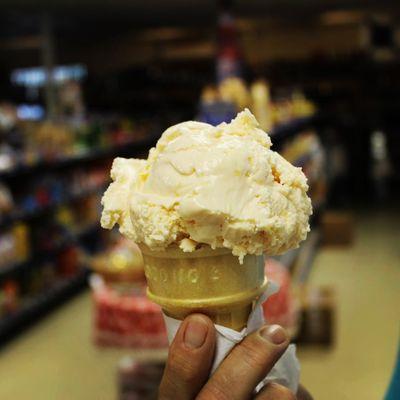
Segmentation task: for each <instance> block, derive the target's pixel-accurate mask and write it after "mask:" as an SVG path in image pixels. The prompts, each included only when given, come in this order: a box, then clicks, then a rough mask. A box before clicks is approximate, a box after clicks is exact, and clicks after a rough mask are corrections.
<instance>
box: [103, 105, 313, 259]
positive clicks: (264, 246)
mask: <svg viewBox="0 0 400 400" xmlns="http://www.w3.org/2000/svg"><path fill="white" fill-rule="evenodd" d="M270 147H271V140H270V138H269V136H268V135H267V134H266V133H265V132H264V131H262V130H261V129H259V125H258V122H257V120H256V119H255V118H254V116H253V115H252V114H251V113H250V112H249V111H248V110H245V111H243V112H241V113H239V114H238V115H237V117H236V118H235V119H234V120H232V122H231V123H229V124H227V123H222V124H220V125H218V126H216V127H214V126H211V125H208V124H205V123H200V122H192V121H189V122H183V123H181V124H178V125H175V126H172V127H170V128H168V129H167V130H166V131H165V132H164V133H163V135H162V136H161V138H160V140H159V141H158V143H157V145H156V147H155V148H152V149H151V150H150V154H149V157H148V159H147V160H134V159H123V158H117V159H115V160H114V164H113V167H112V170H111V177H112V179H113V180H114V182H113V183H111V185H110V187H109V188H108V189H107V191H106V193H105V194H104V196H103V199H102V204H103V206H104V209H103V213H102V218H101V225H102V226H103V227H104V228H108V229H111V228H112V227H113V226H114V224H115V223H118V224H119V226H120V231H121V233H122V234H124V235H126V236H127V237H129V238H130V239H132V240H134V241H135V242H137V243H143V244H145V245H146V246H148V247H149V248H150V249H151V250H155V251H159V250H163V249H165V248H167V247H168V246H171V245H178V246H180V248H181V249H182V250H183V251H186V252H190V251H193V250H195V249H196V248H197V247H198V246H199V245H201V244H207V245H209V246H211V247H212V248H221V247H224V248H228V249H231V250H232V253H233V254H234V255H237V256H239V257H240V258H242V257H243V256H244V255H245V254H261V253H263V252H266V253H267V254H269V255H275V254H280V253H283V252H285V251H287V250H288V249H290V248H293V247H296V246H298V244H299V242H300V241H301V240H303V239H304V238H305V237H306V235H307V232H308V231H309V225H308V218H309V216H310V214H311V212H312V209H311V201H310V199H309V198H308V196H307V194H306V192H307V189H308V186H307V181H306V177H305V176H304V174H303V172H302V171H301V169H300V168H296V167H294V166H292V165H291V164H290V163H289V162H287V161H286V160H285V159H284V158H282V157H281V156H280V155H279V154H278V153H276V152H274V151H272V150H271V149H270Z"/></svg>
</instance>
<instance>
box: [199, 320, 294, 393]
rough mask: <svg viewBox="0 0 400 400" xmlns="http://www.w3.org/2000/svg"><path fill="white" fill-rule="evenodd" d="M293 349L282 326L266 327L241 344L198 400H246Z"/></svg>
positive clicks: (221, 366) (211, 379) (212, 378)
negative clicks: (289, 346) (288, 349)
mask: <svg viewBox="0 0 400 400" xmlns="http://www.w3.org/2000/svg"><path fill="white" fill-rule="evenodd" d="M288 345H289V337H288V335H287V334H286V331H285V330H284V329H283V328H282V327H280V326H279V325H270V326H264V327H262V328H261V329H259V330H258V331H256V332H254V333H253V334H251V335H249V336H247V337H246V338H245V339H244V340H243V341H242V342H241V343H240V344H238V345H237V346H236V347H235V348H234V349H233V350H232V351H231V352H230V354H229V355H228V356H227V357H226V359H225V360H224V361H223V362H222V364H221V365H220V366H219V367H218V369H217V370H216V372H215V373H214V375H212V376H211V378H210V380H209V381H208V382H207V384H206V385H205V386H204V388H203V389H202V391H201V392H200V394H199V396H198V397H197V398H196V399H198V400H217V399H218V400H225V399H226V400H227V399H231V400H243V399H248V398H250V397H251V396H252V394H253V391H254V389H255V387H256V386H257V384H258V383H259V382H260V381H261V380H262V379H263V378H264V377H265V376H266V375H267V373H268V372H269V371H270V370H271V369H272V367H273V366H274V365H275V363H276V362H277V361H278V359H279V358H280V357H281V355H282V354H283V353H284V351H285V350H286V348H287V347H288Z"/></svg>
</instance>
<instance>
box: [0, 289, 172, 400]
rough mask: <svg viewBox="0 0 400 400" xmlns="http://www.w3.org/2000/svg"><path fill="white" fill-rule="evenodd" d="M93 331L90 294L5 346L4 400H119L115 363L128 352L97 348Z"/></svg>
mask: <svg viewBox="0 0 400 400" xmlns="http://www.w3.org/2000/svg"><path fill="white" fill-rule="evenodd" d="M90 332H91V299H90V294H89V292H86V293H83V294H82V295H80V296H79V297H77V298H75V299H74V300H72V301H71V302H69V303H68V304H67V305H66V306H65V307H63V308H61V309H59V310H57V311H56V312H54V313H53V314H51V315H50V316H49V317H48V318H46V319H44V320H43V321H42V322H41V323H39V324H38V325H36V326H34V327H33V328H32V329H30V330H29V331H27V332H26V333H24V334H23V335H21V336H20V337H19V338H18V339H17V340H15V341H12V342H10V343H9V344H8V345H7V346H6V347H5V348H3V349H1V350H0V376H2V379H1V381H0V399H15V400H22V399H32V400H71V399H73V400H89V399H96V400H113V399H116V397H117V396H116V366H117V363H118V361H119V360H120V359H121V358H122V357H123V356H124V355H126V354H129V353H127V352H122V351H119V350H98V349H97V348H96V347H95V346H93V345H92V343H91V340H90ZM162 353H163V352H157V353H152V354H151V355H150V356H152V357H155V358H159V357H162V356H163V354H162ZM137 356H138V357H143V356H149V354H148V353H146V352H141V353H139V354H137ZM164 356H165V354H164Z"/></svg>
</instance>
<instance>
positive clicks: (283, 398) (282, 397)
mask: <svg viewBox="0 0 400 400" xmlns="http://www.w3.org/2000/svg"><path fill="white" fill-rule="evenodd" d="M269 385H270V392H272V393H273V396H274V397H273V398H274V399H275V398H276V399H277V400H296V396H295V395H294V393H293V392H292V391H291V390H290V389H288V388H287V387H285V386H282V385H279V384H277V383H270V384H269Z"/></svg>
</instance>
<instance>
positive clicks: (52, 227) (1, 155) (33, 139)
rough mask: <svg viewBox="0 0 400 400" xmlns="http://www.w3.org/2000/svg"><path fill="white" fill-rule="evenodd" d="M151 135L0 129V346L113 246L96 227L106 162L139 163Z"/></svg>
mask: <svg viewBox="0 0 400 400" xmlns="http://www.w3.org/2000/svg"><path fill="white" fill-rule="evenodd" d="M154 132H159V129H155V126H154V124H153V125H152V124H151V123H146V124H145V123H141V124H140V125H139V124H136V125H133V124H132V123H131V122H129V121H128V122H127V121H120V122H118V123H116V121H115V120H112V121H105V120H102V121H101V122H100V123H93V122H91V123H90V124H87V123H86V124H83V125H81V126H79V127H76V126H72V125H70V126H67V125H59V124H52V123H48V122H41V123H35V124H33V125H24V124H20V125H17V126H15V127H14V129H12V130H8V131H1V129H0V133H1V135H0V228H1V231H0V340H3V339H6V338H9V337H12V336H13V335H14V334H16V333H18V332H19V331H21V330H22V329H24V327H26V326H28V325H29V324H30V323H33V322H34V321H35V320H37V319H39V318H40V317H41V316H42V315H44V314H45V313H46V312H47V311H49V310H51V309H52V308H54V307H55V306H56V305H57V304H59V303H61V302H62V301H63V300H66V299H67V298H69V297H70V296H72V295H73V294H74V293H76V292H77V291H78V290H79V289H80V288H83V287H85V286H86V280H87V279H86V278H87V266H88V263H89V260H90V257H91V254H94V253H98V252H99V251H102V250H103V249H104V245H103V243H102V242H103V240H111V237H110V235H109V234H108V235H107V234H106V233H104V232H103V231H102V230H101V229H100V225H99V214H100V207H101V206H100V199H101V196H102V194H103V192H104V190H105V188H106V186H107V185H108V182H109V170H110V165H111V161H112V159H113V158H114V157H116V156H125V157H132V156H135V157H141V156H143V155H144V154H145V153H146V152H147V150H148V149H149V148H150V147H151V146H152V145H154V144H155V142H156V140H157V137H158V134H155V133H154ZM108 237H110V238H108ZM107 238H108V239H107Z"/></svg>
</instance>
